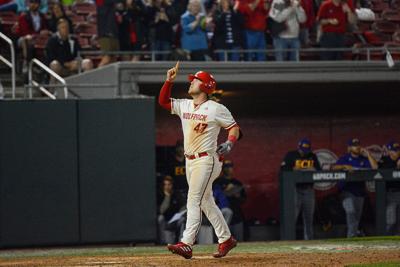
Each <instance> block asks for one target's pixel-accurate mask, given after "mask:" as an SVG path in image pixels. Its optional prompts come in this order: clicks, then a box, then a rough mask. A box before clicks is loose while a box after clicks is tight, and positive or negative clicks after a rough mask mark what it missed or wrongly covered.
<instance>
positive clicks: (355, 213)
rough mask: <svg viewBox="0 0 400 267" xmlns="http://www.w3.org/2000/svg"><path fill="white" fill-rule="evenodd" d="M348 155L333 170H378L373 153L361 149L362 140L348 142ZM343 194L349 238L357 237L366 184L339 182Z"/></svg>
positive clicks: (353, 139) (355, 139) (341, 158)
mask: <svg viewBox="0 0 400 267" xmlns="http://www.w3.org/2000/svg"><path fill="white" fill-rule="evenodd" d="M347 145H348V148H347V150H348V153H346V154H345V155H343V156H342V157H340V158H339V159H338V161H337V162H336V164H335V165H334V166H333V170H343V171H357V170H369V169H374V170H376V169H378V164H377V162H376V161H375V159H374V158H373V157H372V155H371V153H370V152H369V151H368V150H366V149H365V148H362V147H361V143H360V140H359V139H357V138H352V139H350V140H349V141H348V143H347ZM338 188H339V191H340V192H341V194H342V199H343V201H342V205H343V208H344V210H345V212H346V223H347V237H356V236H359V235H360V234H361V233H360V231H359V230H358V226H359V223H360V219H361V215H362V210H363V206H364V197H365V195H366V192H365V182H345V181H340V182H338Z"/></svg>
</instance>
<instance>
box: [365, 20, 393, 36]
mask: <svg viewBox="0 0 400 267" xmlns="http://www.w3.org/2000/svg"><path fill="white" fill-rule="evenodd" d="M371 27H372V29H374V30H376V31H379V32H382V33H386V34H393V33H394V32H395V31H396V30H398V29H399V27H398V25H397V24H396V23H393V22H390V21H385V20H382V21H375V22H374V23H373V24H372V25H371Z"/></svg>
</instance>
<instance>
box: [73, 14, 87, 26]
mask: <svg viewBox="0 0 400 267" xmlns="http://www.w3.org/2000/svg"><path fill="white" fill-rule="evenodd" d="M69 18H70V19H71V21H72V25H77V24H79V23H84V22H86V21H85V17H84V16H81V15H76V14H71V15H69Z"/></svg>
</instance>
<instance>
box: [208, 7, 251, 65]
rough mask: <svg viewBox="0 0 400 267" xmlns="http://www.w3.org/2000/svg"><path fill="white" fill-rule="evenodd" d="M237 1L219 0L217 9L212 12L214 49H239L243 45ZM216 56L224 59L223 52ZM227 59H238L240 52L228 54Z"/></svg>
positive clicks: (241, 18)
mask: <svg viewBox="0 0 400 267" xmlns="http://www.w3.org/2000/svg"><path fill="white" fill-rule="evenodd" d="M238 8H239V2H236V3H235V6H233V5H232V3H231V2H230V0H220V2H219V5H218V9H217V10H216V11H215V12H214V17H213V21H214V24H215V29H214V36H213V46H214V49H223V50H239V49H243V47H244V37H243V30H244V18H243V15H242V14H241V13H240V12H238ZM217 58H218V60H220V61H224V60H226V59H225V54H224V53H218V54H217ZM228 58H229V60H232V61H239V59H240V53H238V52H232V53H229V54H228Z"/></svg>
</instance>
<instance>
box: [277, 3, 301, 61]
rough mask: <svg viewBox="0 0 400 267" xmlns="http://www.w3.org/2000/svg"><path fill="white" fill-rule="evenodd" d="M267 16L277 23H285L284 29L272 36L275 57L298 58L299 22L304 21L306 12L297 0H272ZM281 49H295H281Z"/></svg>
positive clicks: (282, 58) (292, 59) (283, 58)
mask: <svg viewBox="0 0 400 267" xmlns="http://www.w3.org/2000/svg"><path fill="white" fill-rule="evenodd" d="M269 17H270V18H271V19H273V20H274V21H276V22H278V23H285V25H286V29H285V30H283V31H281V32H280V33H279V34H278V35H276V36H273V40H274V49H275V50H276V51H275V59H276V60H277V61H283V60H287V59H288V60H291V61H296V60H298V53H299V52H298V49H299V48H300V46H301V45H300V39H299V34H300V23H304V22H306V19H307V17H306V13H305V12H304V9H303V7H302V6H301V5H300V2H299V1H298V0H273V1H272V5H271V9H270V11H269ZM283 49H295V50H292V51H283Z"/></svg>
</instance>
